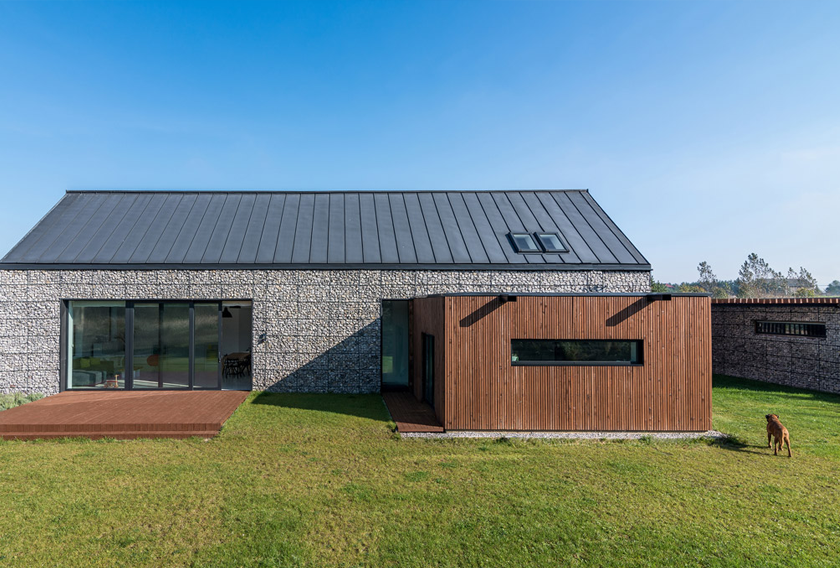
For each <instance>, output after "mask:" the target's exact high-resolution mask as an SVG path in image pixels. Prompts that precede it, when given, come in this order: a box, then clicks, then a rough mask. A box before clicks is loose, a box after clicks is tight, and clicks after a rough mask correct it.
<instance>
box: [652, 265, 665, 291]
mask: <svg viewBox="0 0 840 568" xmlns="http://www.w3.org/2000/svg"><path fill="white" fill-rule="evenodd" d="M650 291H651V292H655V293H656V294H664V293H667V292H670V290H668V287H667V286H666V285H665V284H663V283H662V282H658V281H657V280H655V279H654V278H653V270H651V271H650Z"/></svg>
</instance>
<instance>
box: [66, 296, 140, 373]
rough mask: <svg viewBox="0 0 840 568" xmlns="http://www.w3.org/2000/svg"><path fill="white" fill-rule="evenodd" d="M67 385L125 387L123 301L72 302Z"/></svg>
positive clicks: (68, 314) (69, 313)
mask: <svg viewBox="0 0 840 568" xmlns="http://www.w3.org/2000/svg"><path fill="white" fill-rule="evenodd" d="M67 316H68V321H69V323H70V325H69V326H68V328H67V329H68V330H69V331H68V357H67V388H103V389H105V388H109V389H110V388H113V389H120V388H124V387H125V331H126V329H125V302H113V301H105V302H71V303H70V305H69V306H68V311H67Z"/></svg>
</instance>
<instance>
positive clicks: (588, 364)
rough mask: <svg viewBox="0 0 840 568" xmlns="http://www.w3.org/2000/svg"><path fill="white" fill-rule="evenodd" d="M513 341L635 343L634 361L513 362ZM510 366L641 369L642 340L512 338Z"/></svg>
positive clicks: (643, 352)
mask: <svg viewBox="0 0 840 568" xmlns="http://www.w3.org/2000/svg"><path fill="white" fill-rule="evenodd" d="M514 341H553V342H581V343H582V342H587V343H636V344H637V349H636V353H637V360H636V361H562V360H557V361H552V360H545V361H521V360H516V361H514V360H513V342H514ZM510 353H511V354H510V364H511V366H513V367H643V366H644V364H645V355H644V354H645V350H644V340H643V339H553V338H552V339H545V338H531V337H529V338H512V339H511V340H510Z"/></svg>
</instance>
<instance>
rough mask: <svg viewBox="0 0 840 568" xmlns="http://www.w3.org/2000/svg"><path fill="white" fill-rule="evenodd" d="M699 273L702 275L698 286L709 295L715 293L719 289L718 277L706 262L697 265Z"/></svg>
mask: <svg viewBox="0 0 840 568" xmlns="http://www.w3.org/2000/svg"><path fill="white" fill-rule="evenodd" d="M697 272H699V273H700V280H699V281H698V282H697V284H698V285H699V286H700V287H701V288H703V290H704V291H706V292H707V293H709V294H712V293H714V291H715V288H717V276H715V273H714V272H712V267H711V266H710V265H709V263H708V262H706V261H705V260H704V261H703V262H701V263H700V264H699V265H697Z"/></svg>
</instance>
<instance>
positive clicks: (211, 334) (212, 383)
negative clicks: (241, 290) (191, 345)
mask: <svg viewBox="0 0 840 568" xmlns="http://www.w3.org/2000/svg"><path fill="white" fill-rule="evenodd" d="M194 369H195V382H194V384H193V385H194V387H195V388H197V389H217V388H219V387H220V385H219V303H218V302H213V303H204V304H199V303H196V304H195V367H194Z"/></svg>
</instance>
